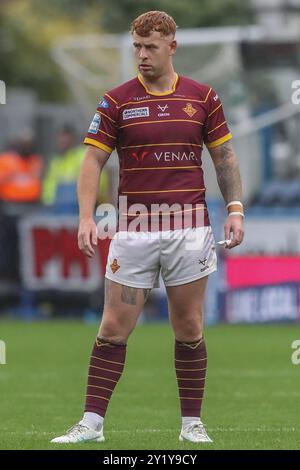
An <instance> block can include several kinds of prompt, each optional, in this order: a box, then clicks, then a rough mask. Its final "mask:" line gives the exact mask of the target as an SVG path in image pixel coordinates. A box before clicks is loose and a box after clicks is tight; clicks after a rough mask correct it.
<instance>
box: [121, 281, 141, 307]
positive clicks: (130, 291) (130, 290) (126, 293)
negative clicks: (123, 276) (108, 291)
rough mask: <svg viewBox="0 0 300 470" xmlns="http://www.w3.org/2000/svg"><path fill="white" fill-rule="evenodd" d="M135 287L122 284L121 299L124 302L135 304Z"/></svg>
mask: <svg viewBox="0 0 300 470" xmlns="http://www.w3.org/2000/svg"><path fill="white" fill-rule="evenodd" d="M136 294H137V289H136V288H135V287H128V286H123V285H122V291H121V300H122V302H124V303H125V304H130V305H136Z"/></svg>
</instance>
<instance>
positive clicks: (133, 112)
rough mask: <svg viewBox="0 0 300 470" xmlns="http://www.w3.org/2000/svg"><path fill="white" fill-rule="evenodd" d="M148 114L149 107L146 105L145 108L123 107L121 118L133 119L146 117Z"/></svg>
mask: <svg viewBox="0 0 300 470" xmlns="http://www.w3.org/2000/svg"><path fill="white" fill-rule="evenodd" d="M147 116H149V107H148V106H146V107H145V108H130V109H124V111H123V119H124V120H125V119H133V118H139V117H147Z"/></svg>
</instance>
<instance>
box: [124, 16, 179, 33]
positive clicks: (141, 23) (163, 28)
mask: <svg viewBox="0 0 300 470" xmlns="http://www.w3.org/2000/svg"><path fill="white" fill-rule="evenodd" d="M176 28H177V25H176V23H175V21H174V20H173V18H172V16H170V15H168V14H167V13H165V12H164V11H148V12H146V13H143V14H142V15H140V16H138V17H137V18H136V19H135V20H134V21H133V22H132V24H131V29H130V32H131V34H133V33H136V34H138V35H139V36H142V37H147V36H150V34H151V33H152V32H153V31H158V32H159V33H160V34H161V35H162V36H169V35H172V36H175V32H176Z"/></svg>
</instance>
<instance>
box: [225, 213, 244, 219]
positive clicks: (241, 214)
mask: <svg viewBox="0 0 300 470" xmlns="http://www.w3.org/2000/svg"><path fill="white" fill-rule="evenodd" d="M230 215H240V216H242V217H243V218H244V217H245V216H244V214H243V213H242V212H229V214H228V216H230Z"/></svg>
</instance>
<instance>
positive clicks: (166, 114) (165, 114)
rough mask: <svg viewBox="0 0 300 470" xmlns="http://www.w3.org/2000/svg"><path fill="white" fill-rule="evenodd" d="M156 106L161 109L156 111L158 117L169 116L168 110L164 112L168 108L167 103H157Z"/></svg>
mask: <svg viewBox="0 0 300 470" xmlns="http://www.w3.org/2000/svg"><path fill="white" fill-rule="evenodd" d="M157 108H158V109H159V110H160V111H161V113H158V116H159V117H162V116H170V113H169V112H167V113H166V112H165V111H166V110H167V109H168V108H169V106H168V105H167V104H165V105H164V106H161V105H160V104H158V105H157Z"/></svg>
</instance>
